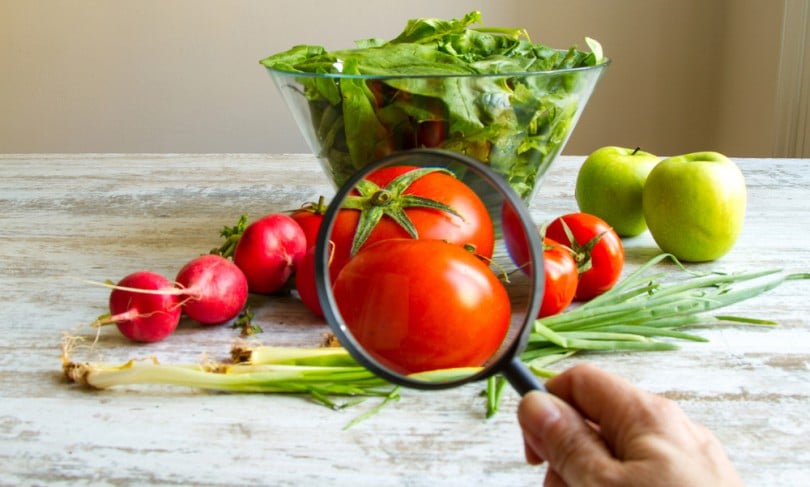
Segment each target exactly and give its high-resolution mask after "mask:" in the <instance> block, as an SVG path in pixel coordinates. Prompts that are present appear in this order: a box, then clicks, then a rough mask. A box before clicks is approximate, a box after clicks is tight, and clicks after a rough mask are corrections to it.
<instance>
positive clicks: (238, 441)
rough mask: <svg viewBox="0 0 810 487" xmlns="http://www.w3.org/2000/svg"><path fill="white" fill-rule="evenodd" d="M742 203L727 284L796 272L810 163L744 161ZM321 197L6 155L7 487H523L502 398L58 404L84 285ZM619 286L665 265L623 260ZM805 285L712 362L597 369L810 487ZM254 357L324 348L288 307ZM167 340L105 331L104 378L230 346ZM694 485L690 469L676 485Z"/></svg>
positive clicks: (655, 361)
mask: <svg viewBox="0 0 810 487" xmlns="http://www.w3.org/2000/svg"><path fill="white" fill-rule="evenodd" d="M581 162H582V158H581V157H562V158H560V159H559V160H558V161H557V162H556V163H555V165H554V167H553V168H552V170H551V171H550V173H549V174H548V176H547V177H546V179H545V181H544V183H543V187H542V189H541V191H540V192H539V194H538V195H537V197H536V198H535V200H534V201H533V203H532V205H531V210H532V214H533V216H534V217H535V219H536V220H537V221H538V222H541V221H548V220H550V219H551V218H552V217H554V216H556V215H559V214H561V213H564V212H568V211H574V210H575V209H576V204H575V202H574V199H573V186H574V178H575V175H576V170H577V168H578V166H579V164H580V163H581ZM737 162H738V164H739V165H740V167H741V168H742V170H743V172H744V174H745V176H746V180H747V183H748V186H749V206H748V211H747V220H746V224H745V228H744V231H743V235H742V237H741V239H740V241H739V242H738V244H737V245H736V247H735V248H734V250H733V251H732V252H731V253H730V254H728V255H727V256H725V257H724V258H722V259H721V260H719V261H717V262H714V263H711V264H703V265H700V266H696V267H699V268H717V269H724V270H741V269H751V270H753V269H764V268H777V267H778V268H784V269H786V270H791V271H805V272H806V271H808V270H810V238H808V233H809V232H808V224H810V199H808V195H810V176H808V174H810V160H797V159H794V160H787V159H779V160H773V159H739V160H738V161H737ZM332 193H333V188H332V186H331V185H330V184H329V183H328V182H327V180H326V179H325V177H324V176H323V173H322V171H321V170H320V168H319V167H318V165H317V164H316V163H315V162H314V160H313V159H312V158H311V157H310V156H306V155H255V154H211V155H207V154H198V155H182V154H166V155H129V154H126V155H116V154H105V155H97V154H78V155H38V154H32V155H0V303H1V304H0V323H2V327H3V332H2V337H3V339H2V341H0V484H2V485H45V484H47V485H144V484H152V485H211V486H215V485H216V486H218V485H323V484H327V483H331V484H333V485H345V484H352V485H382V486H386V485H391V486H422V485H471V484H475V485H515V486H517V485H537V484H538V483H540V481H541V479H542V474H543V468H544V467H530V466H528V465H526V464H525V463H524V461H523V452H522V443H521V438H520V432H519V429H518V427H517V424H516V421H515V418H514V410H515V407H516V404H517V397H516V395H515V394H514V393H512V392H511V391H509V392H508V393H507V394H506V398H505V401H504V403H503V405H502V412H501V413H500V414H498V415H497V416H496V417H494V418H492V419H488V420H487V419H485V418H484V402H483V399H482V398H481V397H479V392H480V391H481V390H483V385H482V384H473V385H468V386H465V387H461V388H459V389H455V390H449V391H442V392H417V391H410V390H409V391H403V393H402V398H401V400H400V401H399V402H397V403H395V404H392V405H389V406H388V407H386V408H384V409H383V410H382V411H381V412H380V413H379V414H377V415H376V416H374V417H372V418H371V419H369V420H366V421H364V422H361V423H359V424H358V425H356V426H354V427H353V428H351V429H348V430H345V431H344V430H343V427H344V426H345V425H346V424H347V423H348V422H349V421H351V420H352V419H353V418H354V417H356V416H357V415H359V414H362V413H363V412H364V411H366V410H368V409H369V408H371V407H373V406H374V405H376V400H374V399H370V400H368V401H366V402H365V403H363V404H361V405H359V406H356V407H353V408H348V409H344V410H341V411H332V410H329V409H327V408H325V407H322V406H319V405H316V404H315V403H313V402H312V401H310V400H308V399H307V398H303V397H296V396H280V395H274V396H270V395H258V394H256V395H250V394H221V393H208V392H201V391H196V390H189V389H184V388H171V387H135V386H133V387H127V388H120V389H115V390H108V391H90V390H87V389H84V388H80V387H73V386H71V385H69V384H67V383H66V382H65V380H64V379H63V378H62V376H61V368H60V348H59V346H60V340H61V337H62V334H63V333H64V332H71V333H74V334H75V333H80V334H85V335H87V336H91V334H88V331H87V329H86V328H80V327H81V326H82V325H86V324H87V323H89V322H91V321H92V320H93V319H95V318H96V317H97V316H98V315H100V314H102V313H104V312H105V311H106V309H105V305H106V298H107V291H106V290H105V289H104V288H100V287H97V286H91V285H87V284H84V283H82V282H79V281H78V279H88V280H96V281H103V280H105V279H113V280H115V279H117V278H120V277H122V276H123V275H125V274H126V273H128V272H131V271H134V270H138V269H141V268H149V269H152V270H155V271H157V272H162V273H165V274H166V275H169V276H173V275H174V273H176V271H177V269H178V268H179V266H180V265H182V263H184V262H185V261H186V260H188V259H189V258H191V257H193V256H195V255H197V254H199V253H203V252H206V251H208V250H209V249H211V248H212V247H214V246H216V245H217V244H218V242H219V236H218V232H219V230H220V229H221V228H222V227H223V226H225V225H232V224H233V223H234V222H235V221H236V220H237V219H238V217H239V215H241V214H242V213H247V214H248V216H249V217H252V218H257V217H259V216H261V215H263V214H265V213H269V212H274V211H282V210H289V209H293V208H295V207H297V206H299V205H300V204H301V203H303V202H305V201H308V200H312V199H314V198H316V197H317V195H319V194H326V195H331V194H332ZM625 244H626V247H627V259H628V263H629V266H628V269H632V268H633V267H635V266H637V265H639V264H641V263H643V262H644V261H646V260H647V259H648V258H650V257H652V256H653V255H655V254H657V253H658V250H657V248H656V247H655V244H654V242H653V240H652V238H651V237H650V236H649V234H643V235H641V236H639V237H635V238H632V239H627V240H626V241H625ZM808 296H810V283H808V282H807V281H801V282H790V283H788V284H785V285H783V286H781V287H779V288H778V289H776V290H774V291H772V292H770V293H768V294H767V295H763V296H760V297H757V298H755V299H752V300H750V301H748V302H745V303H741V304H738V305H735V306H734V307H733V308H732V310H730V311H733V312H734V313H736V314H741V315H746V316H754V317H761V318H767V319H773V320H776V321H778V323H779V325H778V326H775V327H767V328H765V327H750V326H749V327H745V326H741V327H726V328H718V329H713V330H701V331H699V332H698V333H700V334H701V335H703V336H705V337H707V338H709V339H710V341H709V342H708V343H688V344H683V346H682V348H681V349H680V350H677V351H673V352H656V353H621V354H598V355H596V354H594V355H588V356H582V357H579V358H576V359H571V360H569V361H568V362H564V363H562V364H560V366H559V368H562V367H566V366H568V365H571V364H573V363H576V362H577V361H580V360H589V361H593V362H595V363H597V364H599V365H600V366H602V367H605V368H607V369H609V370H612V371H615V372H617V373H619V374H622V375H624V376H626V377H628V378H629V379H631V380H633V381H634V382H636V383H638V384H640V385H641V386H643V387H645V388H648V389H650V390H653V391H655V392H658V393H661V394H664V395H666V396H668V397H670V398H673V399H675V400H677V401H679V402H680V403H681V404H682V405H683V407H684V408H685V409H686V410H687V412H688V413H689V414H690V415H691V416H692V417H693V418H694V419H696V420H697V421H699V422H702V423H704V424H706V425H707V426H709V427H710V428H711V429H713V430H714V431H715V432H716V433H717V435H718V436H719V437H720V438H721V439H722V441H723V442H724V443H725V445H726V447H727V449H728V451H729V454H730V455H731V457H732V459H733V460H734V462H735V463H736V465H737V467H738V468H739V470H740V471H741V473H742V475H743V477H744V478H745V480H746V481H747V483H748V484H749V485H757V486H759V485H806V482H807V478H808V476H810V453H808V451H810V449H808V446H810V443H808V438H810V425H809V424H810V423H808V421H807V415H808V413H810V327H808V323H810V299H808ZM252 299H253V307H254V309H255V310H256V314H257V320H258V322H259V323H260V324H261V326H262V327H264V329H265V333H263V334H261V335H259V336H258V337H257V339H259V340H261V341H262V342H263V343H266V344H275V345H303V346H315V345H317V344H318V343H319V342H320V341H321V339H322V335H323V333H324V332H325V331H326V330H327V327H326V325H325V324H324V323H323V322H320V321H317V320H314V319H313V318H312V317H311V315H309V314H308V312H307V311H306V310H305V309H303V307H302V306H301V305H300V303H298V302H297V301H296V299H295V298H294V297H274V298H272V299H269V298H256V297H254V298H252ZM200 328H201V327H199V326H195V325H193V324H191V323H187V322H184V323H182V324H181V326H180V328H179V329H178V332H177V333H176V334H175V335H173V336H172V337H170V338H169V339H167V340H165V341H164V342H161V343H158V344H153V345H149V346H138V345H132V344H130V343H128V342H126V341H125V340H124V339H122V338H120V337H119V336H118V335H117V332H116V331H115V330H114V329H105V330H103V331H102V333H101V336H100V342H99V346H98V347H97V348H96V350H97V355H98V356H99V357H100V358H104V359H109V360H124V359H127V358H131V357H136V356H146V355H155V356H157V357H158V358H159V359H160V360H161V361H164V362H172V361H183V362H189V361H195V360H199V359H200V358H201V357H203V356H210V357H216V358H225V357H227V354H228V351H229V349H230V345H231V344H232V343H233V341H234V339H235V338H236V336H237V332H236V331H235V330H232V329H230V328H228V327H210V328H206V329H200ZM684 468H688V466H684Z"/></svg>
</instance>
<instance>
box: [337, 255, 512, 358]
mask: <svg viewBox="0 0 810 487" xmlns="http://www.w3.org/2000/svg"><path fill="white" fill-rule="evenodd" d="M334 296H335V301H336V303H337V305H338V309H339V310H340V313H341V315H342V317H343V319H344V321H345V322H346V325H347V326H348V328H349V330H350V331H351V333H352V335H353V336H354V338H355V339H356V340H357V341H358V342H359V343H360V344H361V345H362V346H363V348H364V350H365V351H366V352H367V353H369V354H370V355H371V356H373V357H374V358H375V359H377V360H378V361H379V362H381V363H382V364H383V365H384V366H386V367H387V368H389V369H391V370H394V371H396V372H399V373H402V374H410V373H415V372H422V371H427V370H436V369H445V368H451V367H470V366H480V365H482V364H483V363H484V362H486V360H488V359H489V358H491V357H492V356H493V355H494V354H495V353H496V352H497V350H498V347H499V346H500V345H501V343H502V342H503V340H504V338H505V336H506V333H507V331H508V329H509V323H510V319H511V318H510V317H511V311H510V304H509V296H508V294H507V292H506V289H505V288H504V287H503V285H502V284H501V282H500V281H499V280H498V277H497V276H496V275H495V273H493V272H492V270H490V269H489V267H488V266H487V264H485V263H484V262H482V261H481V259H479V258H478V257H476V256H475V255H474V254H472V253H470V252H468V251H466V250H464V248H462V247H460V246H458V245H453V244H450V243H447V242H443V241H441V240H426V239H419V240H413V239H390V240H384V241H381V242H377V243H375V244H373V245H370V246H368V247H366V248H364V249H363V250H361V251H360V252H359V253H358V254H357V255H356V256H355V257H354V258H353V259H352V260H351V261H350V262H349V263H348V264H347V265H346V266H345V267H344V268H343V269H342V270H341V271H340V273H339V274H338V277H337V279H336V280H335V285H334Z"/></svg>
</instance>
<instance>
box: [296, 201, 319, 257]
mask: <svg viewBox="0 0 810 487" xmlns="http://www.w3.org/2000/svg"><path fill="white" fill-rule="evenodd" d="M326 208H327V205H326V203H325V202H324V197H323V196H321V197H320V198H318V202H317V203H306V204H305V205H304V206H302V207H301V208H299V209H297V210H295V211H293V212H292V213H291V214H290V217H291V218H292V219H293V220H295V222H296V223H297V224H298V225H299V226H300V227H301V230H303V231H304V235H305V236H306V238H307V248H309V247H311V246H313V245H315V240H316V239H317V238H318V230H320V228H321V222H322V221H323V215H324V213H326Z"/></svg>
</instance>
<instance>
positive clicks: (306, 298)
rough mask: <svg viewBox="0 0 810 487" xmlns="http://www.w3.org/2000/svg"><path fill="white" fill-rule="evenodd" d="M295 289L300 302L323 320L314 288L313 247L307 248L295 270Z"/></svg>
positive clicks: (316, 290) (315, 288) (316, 291)
mask: <svg viewBox="0 0 810 487" xmlns="http://www.w3.org/2000/svg"><path fill="white" fill-rule="evenodd" d="M295 289H296V291H298V296H299V297H300V298H301V302H302V303H304V306H306V307H307V309H309V310H310V311H312V313H314V314H315V315H316V316H319V317H321V318H323V310H322V309H321V302H320V300H319V299H318V289H317V287H316V286H315V246H314V245H313V246H311V247H309V249H308V250H307V253H305V254H304V258H303V259H301V262H300V263H299V264H298V268H297V269H296V270H295Z"/></svg>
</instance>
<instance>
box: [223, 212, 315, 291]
mask: <svg viewBox="0 0 810 487" xmlns="http://www.w3.org/2000/svg"><path fill="white" fill-rule="evenodd" d="M306 246H307V243H306V235H304V231H303V230H302V229H301V227H300V226H299V225H298V223H296V222H295V220H293V219H292V218H291V217H289V216H287V215H284V214H281V213H274V214H270V215H267V216H265V217H262V218H260V219H258V220H256V221H255V222H253V223H251V224H250V225H248V226H247V228H245V231H244V233H242V236H241V238H240V239H239V243H238V244H236V249H235V250H234V253H233V261H234V263H235V264H236V265H237V266H239V268H240V269H242V272H244V274H245V277H246V278H247V282H248V288H249V289H250V292H253V293H259V294H270V293H272V292H275V291H278V290H279V289H281V287H282V286H284V284H285V283H286V282H287V280H288V279H289V278H290V276H291V275H292V274H293V273H294V272H295V269H296V268H297V267H298V264H299V263H300V262H301V259H302V258H303V257H304V253H306V250H307V248H306Z"/></svg>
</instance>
